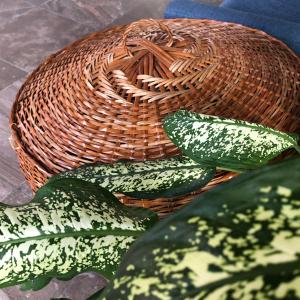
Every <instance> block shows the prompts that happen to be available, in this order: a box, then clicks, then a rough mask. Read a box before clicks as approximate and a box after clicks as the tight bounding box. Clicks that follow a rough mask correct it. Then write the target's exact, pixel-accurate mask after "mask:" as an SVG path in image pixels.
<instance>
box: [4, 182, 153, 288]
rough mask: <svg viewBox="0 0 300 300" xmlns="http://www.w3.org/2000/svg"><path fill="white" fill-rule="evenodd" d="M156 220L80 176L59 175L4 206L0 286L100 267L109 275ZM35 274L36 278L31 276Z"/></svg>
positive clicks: (39, 284)
mask: <svg viewBox="0 0 300 300" xmlns="http://www.w3.org/2000/svg"><path fill="white" fill-rule="evenodd" d="M156 220H157V216H156V215H155V214H154V213H151V212H150V211H148V210H146V209H143V208H128V207H126V206H124V205H122V204H121V203H120V202H119V201H118V200H117V199H116V198H115V197H114V196H113V195H112V194H111V193H110V192H108V191H106V190H104V189H102V188H100V187H98V186H97V185H94V184H91V183H88V182H84V181H81V180H78V179H58V180H56V181H53V182H51V183H49V184H47V185H46V186H44V187H43V188H41V189H40V190H39V191H38V193H37V194H36V196H35V198H34V199H33V201H32V202H31V203H29V204H27V205H23V206H19V207H9V206H4V205H1V207H0V266H1V268H0V287H5V286H10V285H14V284H18V283H23V282H28V284H27V285H26V284H25V288H29V287H33V288H35V289H38V288H40V287H42V286H43V285H45V284H47V282H48V281H49V278H51V277H57V278H70V277H72V276H74V275H75V274H77V273H79V272H83V271H88V270H90V271H96V272H99V273H100V274H102V275H103V276H105V277H106V278H108V279H110V278H111V277H112V276H113V275H114V273H115V270H116V268H117V266H118V265H119V261H120V258H121V257H122V255H123V254H124V253H125V252H126V251H127V250H128V248H129V246H130V245H131V244H132V243H133V242H134V240H135V239H136V237H138V236H139V235H141V234H142V233H143V232H144V231H145V230H146V229H147V228H148V227H150V226H152V224H153V223H154V222H155V221H156ZM34 278H38V280H37V281H36V280H34V281H31V280H32V279H34Z"/></svg>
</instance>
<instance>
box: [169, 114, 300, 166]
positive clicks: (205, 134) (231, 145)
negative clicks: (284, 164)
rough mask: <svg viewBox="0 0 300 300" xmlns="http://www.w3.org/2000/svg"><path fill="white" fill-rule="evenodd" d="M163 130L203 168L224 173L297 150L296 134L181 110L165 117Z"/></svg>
mask: <svg viewBox="0 0 300 300" xmlns="http://www.w3.org/2000/svg"><path fill="white" fill-rule="evenodd" d="M164 129H165V131H166V133H167V135H168V136H169V138H170V139H171V140H172V142H173V143H174V144H175V145H176V146H177V147H178V148H179V149H180V150H181V151H182V152H183V153H184V154H186V155H187V156H189V157H190V158H192V159H194V160H195V161H197V162H199V163H201V164H202V165H204V166H216V167H219V168H222V169H225V170H234V171H244V170H247V169H254V168H257V167H259V166H262V165H264V164H266V163H267V162H268V161H269V160H271V159H273V158H274V157H276V156H277V155H279V154H280V153H281V152H283V151H284V150H286V149H289V148H295V149H296V150H297V151H299V146H298V145H297V141H298V136H297V135H296V134H286V133H283V132H280V131H277V130H274V129H271V128H268V127H266V126H263V125H258V124H254V123H249V122H245V121H240V120H233V119H224V118H220V117H215V116H208V115H202V114H196V113H193V112H189V111H185V110H180V111H178V112H176V113H175V114H173V115H171V116H168V117H166V119H165V121H164ZM299 152H300V151H299Z"/></svg>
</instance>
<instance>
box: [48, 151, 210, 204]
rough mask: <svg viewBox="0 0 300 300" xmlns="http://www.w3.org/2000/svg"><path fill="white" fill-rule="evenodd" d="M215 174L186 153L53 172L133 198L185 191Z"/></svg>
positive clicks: (182, 193)
mask: <svg viewBox="0 0 300 300" xmlns="http://www.w3.org/2000/svg"><path fill="white" fill-rule="evenodd" d="M214 175H215V168H206V167H205V168H203V167H201V165H199V164H198V163H196V162H195V161H193V160H191V159H189V158H187V157H181V156H178V157H173V158H168V159H161V160H151V161H143V162H132V161H119V162H117V163H114V164H103V163H96V164H90V165H85V166H82V167H79V168H77V169H74V170H72V171H66V172H63V173H60V174H58V175H55V176H53V177H51V178H50V181H52V180H55V179H57V178H79V179H82V180H86V181H89V182H92V183H96V184H98V185H99V186H101V187H103V188H106V189H107V190H109V191H111V192H116V193H123V194H125V195H128V196H132V197H136V198H147V199H155V198H158V197H175V196H179V195H184V194H188V193H190V192H192V191H194V190H197V189H199V188H201V187H203V186H205V185H206V184H207V183H208V182H209V181H210V180H211V179H212V178H213V177H214Z"/></svg>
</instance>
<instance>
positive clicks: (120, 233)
mask: <svg viewBox="0 0 300 300" xmlns="http://www.w3.org/2000/svg"><path fill="white" fill-rule="evenodd" d="M144 232H145V231H144V230H122V229H118V230H112V229H110V230H95V229H93V230H81V231H74V232H60V233H51V234H43V235H38V236H30V237H26V238H19V239H14V240H8V241H5V242H0V247H1V246H3V245H11V244H19V243H23V242H27V241H37V240H44V239H51V238H60V239H62V238H65V237H86V236H95V237H105V236H109V235H112V236H128V237H130V236H133V237H138V236H140V235H141V234H143V233H144Z"/></svg>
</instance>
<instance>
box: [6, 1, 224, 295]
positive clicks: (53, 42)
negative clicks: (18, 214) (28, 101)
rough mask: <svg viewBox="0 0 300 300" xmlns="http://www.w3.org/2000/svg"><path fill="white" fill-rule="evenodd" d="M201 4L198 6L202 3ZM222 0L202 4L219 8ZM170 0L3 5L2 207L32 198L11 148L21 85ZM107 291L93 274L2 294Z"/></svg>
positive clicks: (157, 14) (154, 14) (160, 12)
mask: <svg viewBox="0 0 300 300" xmlns="http://www.w3.org/2000/svg"><path fill="white" fill-rule="evenodd" d="M198 1H199V0H198ZM220 1H221V0H203V2H209V3H214V4H217V3H219V2H220ZM168 2H169V0H48V1H47V0H0V170H1V171H0V201H1V202H5V203H11V204H12V203H14V204H19V203H24V202H27V201H29V200H30V199H31V197H32V193H31V191H30V189H29V188H28V186H27V184H26V182H25V181H24V177H23V175H22V174H21V172H20V170H19V168H18V163H17V160H16V155H15V153H14V151H13V150H12V148H11V146H10V143H9V135H10V130H9V113H10V109H11V106H12V103H13V101H14V98H15V95H16V93H17V91H18V89H19V88H20V86H21V84H22V82H23V81H24V80H25V78H26V77H27V76H28V75H29V74H30V72H31V71H32V70H33V69H34V68H35V67H37V66H38V65H39V64H40V63H41V62H42V61H43V59H44V58H46V57H47V56H48V55H49V54H51V53H53V52H55V51H57V50H58V49H60V48H62V47H64V46H65V45H67V44H69V43H70V42H72V41H74V40H76V39H78V38H80V37H82V36H84V35H86V34H88V33H90V32H93V31H96V30H101V29H103V28H104V27H106V26H109V25H111V24H120V23H128V22H131V21H134V20H137V19H140V18H160V17H162V16H163V11H164V8H165V6H166V4H167V3H168ZM103 285H104V280H103V279H101V278H99V277H97V276H95V275H94V274H82V275H80V276H77V277H76V278H74V279H73V280H71V281H69V282H63V283H62V282H59V281H58V280H53V281H52V282H51V283H50V284H49V285H48V286H47V287H46V288H44V289H42V290H41V291H38V292H34V293H33V292H21V291H20V290H19V288H18V287H11V288H5V289H2V290H1V289H0V300H7V299H10V300H23V299H33V300H34V299H36V300H47V299H50V298H51V297H70V298H72V299H73V300H82V299H85V298H86V296H88V295H89V294H91V293H93V291H95V290H96V289H97V288H98V287H100V286H103Z"/></svg>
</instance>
